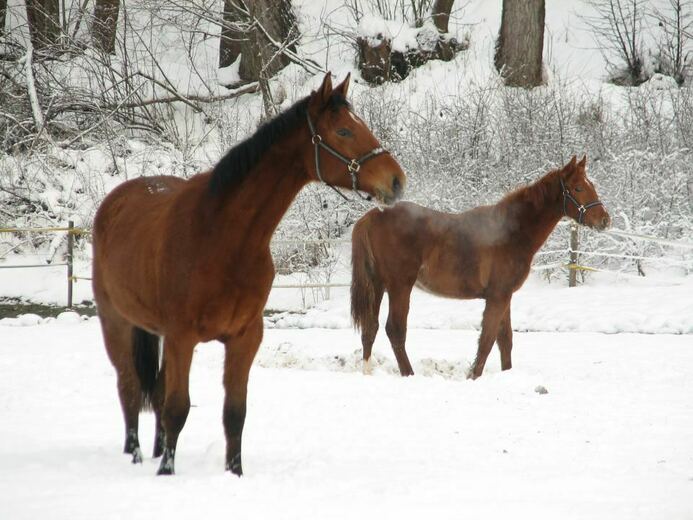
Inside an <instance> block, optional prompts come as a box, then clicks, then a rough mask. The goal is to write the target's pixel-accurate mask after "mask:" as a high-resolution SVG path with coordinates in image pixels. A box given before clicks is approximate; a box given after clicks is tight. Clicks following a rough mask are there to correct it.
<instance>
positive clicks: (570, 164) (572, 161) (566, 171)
mask: <svg viewBox="0 0 693 520" xmlns="http://www.w3.org/2000/svg"><path fill="white" fill-rule="evenodd" d="M576 165H577V156H575V155H573V158H572V159H570V161H568V164H566V165H565V166H564V167H563V174H564V176H566V177H567V176H568V175H570V174H571V173H573V172H574V171H575V166H576Z"/></svg>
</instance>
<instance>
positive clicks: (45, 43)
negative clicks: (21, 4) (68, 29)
mask: <svg viewBox="0 0 693 520" xmlns="http://www.w3.org/2000/svg"><path fill="white" fill-rule="evenodd" d="M26 15H27V20H28V21H29V34H30V36H31V44H32V45H33V47H34V49H35V50H39V49H43V48H45V47H49V46H51V45H55V44H56V43H58V40H59V39H60V2H59V0H26Z"/></svg>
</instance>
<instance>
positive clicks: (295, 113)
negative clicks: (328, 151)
mask: <svg viewBox="0 0 693 520" xmlns="http://www.w3.org/2000/svg"><path fill="white" fill-rule="evenodd" d="M309 101H310V96H307V97H305V98H303V99H301V100H299V101H297V102H296V103H294V104H293V105H292V106H291V107H289V108H288V109H287V110H285V111H284V112H282V113H281V114H278V115H277V116H275V117H274V118H273V119H270V120H269V121H267V122H265V123H263V124H262V125H260V127H259V128H258V129H257V130H256V131H255V133H254V134H253V135H251V136H250V137H248V138H247V139H245V140H243V141H241V142H240V143H238V144H237V145H236V146H234V147H233V148H231V149H230V150H229V151H228V152H227V153H226V155H224V157H222V158H221V160H220V161H219V162H218V163H217V165H216V166H215V167H214V169H213V170H212V178H211V180H210V184H209V186H210V189H211V191H212V193H222V192H225V191H226V190H228V189H231V188H232V187H234V186H238V185H239V184H241V183H242V182H243V180H244V179H245V178H246V177H247V176H248V174H249V173H250V171H251V170H252V169H253V167H254V166H255V165H256V164H257V163H258V162H259V161H260V159H261V158H262V156H263V155H264V154H265V153H266V152H267V150H269V149H270V148H271V147H272V145H274V144H275V143H276V142H277V141H278V140H279V139H281V138H282V137H283V136H284V135H285V134H286V133H287V132H290V131H292V130H294V129H296V128H298V127H299V126H300V125H306V126H307V125H308V123H307V121H306V114H307V112H308V102H309ZM342 106H346V107H347V108H349V106H350V105H349V103H348V101H347V100H346V99H344V97H342V96H340V95H334V96H332V97H330V99H329V101H328V105H327V108H329V109H331V110H337V109H338V108H339V107H342Z"/></svg>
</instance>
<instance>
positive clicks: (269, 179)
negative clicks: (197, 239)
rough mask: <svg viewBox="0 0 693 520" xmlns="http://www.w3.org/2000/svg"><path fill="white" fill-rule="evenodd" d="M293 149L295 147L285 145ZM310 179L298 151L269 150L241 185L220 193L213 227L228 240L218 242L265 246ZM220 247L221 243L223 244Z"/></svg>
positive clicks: (222, 238)
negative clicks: (227, 237)
mask: <svg viewBox="0 0 693 520" xmlns="http://www.w3.org/2000/svg"><path fill="white" fill-rule="evenodd" d="M292 148H293V149H294V150H296V149H297V148H298V147H296V148H294V147H285V149H288V150H291V149H292ZM308 181H309V178H308V176H307V174H306V173H305V171H304V169H303V168H302V165H301V163H300V160H299V156H298V154H296V153H295V152H294V153H291V152H289V153H285V154H279V153H272V154H270V155H268V156H267V157H266V158H265V159H263V160H262V161H261V162H260V163H259V164H258V165H257V167H256V168H255V169H254V171H252V172H250V174H249V175H248V177H247V178H246V179H245V180H244V181H243V182H242V184H241V185H240V186H238V187H237V188H236V189H234V190H233V192H231V193H227V194H225V195H222V196H221V197H222V200H221V201H220V207H219V210H218V211H217V212H215V213H216V214H215V216H214V218H215V223H214V225H215V226H219V227H220V229H221V231H220V232H221V233H222V234H228V235H229V240H228V241H225V239H224V237H220V239H221V240H220V244H227V247H228V246H229V245H230V244H238V237H239V236H243V238H244V242H247V241H252V243H253V244H257V245H259V246H260V247H262V246H265V245H268V244H269V241H270V239H271V238H272V235H273V233H274V230H275V229H276V228H277V226H278V225H279V222H280V221H281V219H282V217H283V216H284V214H285V213H286V211H287V210H288V209H289V206H290V205H291V203H292V202H293V200H294V198H296V195H297V194H298V192H299V191H301V189H302V188H303V187H304V186H305V185H306V184H307V183H308ZM222 247H223V246H222Z"/></svg>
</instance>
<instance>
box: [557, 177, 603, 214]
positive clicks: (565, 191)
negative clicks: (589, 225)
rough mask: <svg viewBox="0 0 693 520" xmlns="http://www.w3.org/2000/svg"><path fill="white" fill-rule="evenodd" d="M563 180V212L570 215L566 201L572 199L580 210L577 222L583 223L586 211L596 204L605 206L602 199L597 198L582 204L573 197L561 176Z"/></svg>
mask: <svg viewBox="0 0 693 520" xmlns="http://www.w3.org/2000/svg"><path fill="white" fill-rule="evenodd" d="M559 179H560V181H561V191H562V192H563V214H564V215H565V216H566V217H567V216H568V211H567V208H566V201H568V200H569V201H570V202H572V203H573V204H575V207H576V208H577V211H578V218H577V222H578V224H582V221H583V220H584V218H585V213H587V210H588V209H590V208H593V207H595V206H603V205H604V204H603V203H602V201H601V200H599V199H597V200H595V201H592V202H589V203H587V204H584V205H583V204H580V203H579V202H578V201H577V200H576V199H575V197H573V196H572V195H571V194H570V192H569V191H568V188H566V185H565V183H564V182H563V179H562V178H560V177H559Z"/></svg>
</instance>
